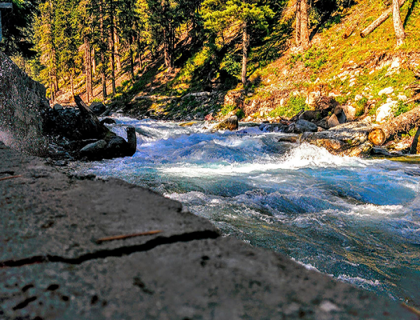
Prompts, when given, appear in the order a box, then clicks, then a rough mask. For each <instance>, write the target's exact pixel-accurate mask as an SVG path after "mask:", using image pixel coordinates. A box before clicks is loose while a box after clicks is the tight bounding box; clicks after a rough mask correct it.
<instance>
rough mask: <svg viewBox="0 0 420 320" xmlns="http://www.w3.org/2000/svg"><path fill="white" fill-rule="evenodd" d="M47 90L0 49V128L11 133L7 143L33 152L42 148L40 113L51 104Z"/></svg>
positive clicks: (8, 133)
mask: <svg viewBox="0 0 420 320" xmlns="http://www.w3.org/2000/svg"><path fill="white" fill-rule="evenodd" d="M45 94H46V90H45V88H44V86H43V85H41V84H40V83H38V82H36V81H34V80H32V79H31V78H30V77H29V76H28V75H27V74H26V73H24V72H23V71H22V70H20V69H19V68H18V67H17V66H16V65H15V64H14V63H13V61H12V60H10V59H9V58H8V57H7V56H6V55H5V54H4V53H3V52H0V131H3V132H5V133H7V135H8V136H11V137H12V138H11V139H7V141H4V142H5V143H7V144H9V145H11V146H13V147H14V148H17V149H20V150H23V151H26V152H30V153H40V152H41V150H42V147H43V146H44V138H43V137H42V124H43V121H42V115H41V114H42V112H43V111H45V110H47V109H48V108H49V104H48V101H47V100H46V98H45Z"/></svg>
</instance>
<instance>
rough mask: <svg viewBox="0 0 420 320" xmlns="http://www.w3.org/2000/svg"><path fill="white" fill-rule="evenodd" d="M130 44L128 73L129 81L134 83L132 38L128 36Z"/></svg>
mask: <svg viewBox="0 0 420 320" xmlns="http://www.w3.org/2000/svg"><path fill="white" fill-rule="evenodd" d="M129 45H130V74H131V82H132V83H134V53H133V39H132V38H131V37H130V40H129Z"/></svg>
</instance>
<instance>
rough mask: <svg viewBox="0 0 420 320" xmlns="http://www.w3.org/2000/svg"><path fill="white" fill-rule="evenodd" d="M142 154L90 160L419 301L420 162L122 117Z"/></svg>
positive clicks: (227, 227) (258, 239) (238, 232)
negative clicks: (332, 151) (347, 153)
mask: <svg viewBox="0 0 420 320" xmlns="http://www.w3.org/2000/svg"><path fill="white" fill-rule="evenodd" d="M116 121H117V124H116V125H112V126H110V128H111V129H112V130H113V131H115V132H116V133H118V134H119V135H121V136H123V137H125V130H124V127H125V126H126V125H132V126H134V127H136V131H137V132H138V133H137V138H138V146H137V152H136V154H135V155H134V156H133V157H130V158H122V159H121V158H120V159H114V160H104V161H100V162H92V163H85V164H81V165H80V166H79V167H78V170H79V171H80V172H83V173H94V174H96V175H98V176H100V177H104V178H105V177H118V178H121V179H123V180H126V181H128V182H131V183H134V184H137V185H140V186H145V187H148V188H151V189H153V190H155V191H157V192H159V193H161V194H163V195H165V196H166V197H169V198H171V199H174V200H178V201H180V202H182V203H183V206H184V210H189V211H190V212H192V213H194V214H196V215H198V216H202V217H205V218H207V219H209V220H210V221H212V222H213V223H214V224H215V225H216V226H217V227H218V228H219V229H220V230H221V232H222V233H223V234H225V235H230V236H233V237H236V238H238V239H241V240H243V241H244V242H247V243H250V244H251V245H253V246H258V247H263V248H267V249H270V250H273V251H276V252H280V253H283V254H286V255H287V256H289V257H291V258H292V259H294V260H296V261H297V262H299V263H301V264H303V265H305V266H306V267H307V268H310V269H314V270H317V271H319V272H322V273H325V274H328V275H330V276H332V277H334V278H335V279H339V280H342V281H345V282H348V283H351V284H353V285H356V286H358V287H361V288H364V289H367V290H370V291H374V292H376V293H377V294H380V295H386V296H389V297H391V298H392V299H394V300H400V301H404V302H406V303H408V304H410V305H413V306H415V307H420V187H419V182H420V166H419V165H418V164H409V163H404V162H394V161H389V160H365V159H358V158H348V157H339V156H333V155H331V154H329V153H328V152H327V151H326V150H324V149H321V148H317V147H315V146H311V145H306V144H303V145H299V146H297V145H292V144H290V143H283V142H282V143H279V142H278V139H279V137H280V136H282V135H284V134H281V133H264V132H262V131H260V130H259V129H258V127H249V126H246V125H244V126H240V128H239V130H238V131H237V132H218V133H210V132H209V130H207V129H206V128H205V127H204V126H205V124H204V123H197V124H194V125H193V126H191V127H180V126H179V125H178V124H177V123H173V122H159V121H153V120H141V121H139V120H134V119H130V118H127V117H120V118H116Z"/></svg>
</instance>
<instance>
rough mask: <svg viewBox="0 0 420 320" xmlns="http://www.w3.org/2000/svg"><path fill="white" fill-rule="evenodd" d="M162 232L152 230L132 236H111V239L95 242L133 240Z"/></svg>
mask: <svg viewBox="0 0 420 320" xmlns="http://www.w3.org/2000/svg"><path fill="white" fill-rule="evenodd" d="M161 232H162V230H153V231H147V232H140V233H133V234H123V235H119V236H112V237H106V238H101V239H98V240H96V243H98V244H99V243H102V242H105V241H113V240H124V239H128V238H134V237H141V236H150V235H153V234H157V233H161Z"/></svg>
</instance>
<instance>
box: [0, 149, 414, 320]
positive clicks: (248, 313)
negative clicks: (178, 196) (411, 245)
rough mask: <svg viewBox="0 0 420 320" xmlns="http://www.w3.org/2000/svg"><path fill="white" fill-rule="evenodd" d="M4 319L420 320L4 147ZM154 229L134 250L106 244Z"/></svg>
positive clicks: (163, 203) (152, 202)
mask: <svg viewBox="0 0 420 320" xmlns="http://www.w3.org/2000/svg"><path fill="white" fill-rule="evenodd" d="M0 173H1V177H0V179H1V181H0V190H1V193H2V196H1V198H0V208H1V211H2V219H1V222H2V223H1V225H0V227H1V232H0V234H1V241H2V243H3V245H2V253H1V258H0V265H1V268H0V278H1V279H2V281H0V282H1V283H0V292H1V296H2V299H1V302H0V314H1V317H2V318H4V319H17V318H28V319H56V318H58V317H59V318H61V319H139V318H143V319H145V318H147V319H240V318H250V319H273V318H279V317H283V318H288V319H293V318H303V319H360V318H374V319H395V318H397V317H398V318H401V319H417V316H415V315H414V314H413V313H411V312H410V311H408V310H406V309H405V308H403V307H402V306H401V305H399V304H398V303H396V302H393V301H390V300H388V299H386V298H382V297H378V296H376V295H374V294H371V293H368V292H365V291H362V290H359V289H356V288H355V287H352V286H350V285H347V284H345V283H341V282H337V281H333V280H332V279H331V278H329V277H327V276H325V275H322V274H320V273H318V272H314V271H310V270H307V269H305V268H304V267H302V266H300V265H298V264H297V263H295V262H293V261H291V260H289V259H288V258H285V257H284V256H282V255H280V254H276V253H273V252H269V251H266V250H261V249H258V248H254V247H250V246H249V245H247V244H245V243H243V242H241V241H239V240H235V239H232V238H230V237H221V236H220V234H219V232H218V231H217V230H216V229H215V227H214V226H213V225H212V224H211V223H210V222H208V221H207V220H205V219H203V218H200V217H197V216H195V215H193V214H190V213H188V212H184V211H182V206H181V204H180V203H178V202H176V201H172V200H169V199H166V198H164V197H162V196H160V195H158V194H156V193H153V192H151V191H149V190H147V189H144V188H141V187H138V186H134V185H131V184H128V183H125V182H123V181H121V180H117V179H109V180H108V181H103V180H98V179H96V178H95V177H94V176H72V177H69V176H66V175H64V174H62V173H59V172H58V171H57V170H56V168H54V167H51V166H48V165H45V164H44V160H42V159H40V158H35V157H28V156H24V155H22V154H20V153H18V152H16V151H14V150H12V149H9V148H7V147H5V146H4V145H3V144H1V145H0ZM151 230H161V231H162V232H161V233H158V234H155V235H148V236H143V237H134V238H130V239H126V240H114V241H107V242H103V243H101V244H98V242H97V241H96V240H98V239H100V238H103V237H108V236H115V235H122V234H132V233H138V232H146V231H151Z"/></svg>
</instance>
